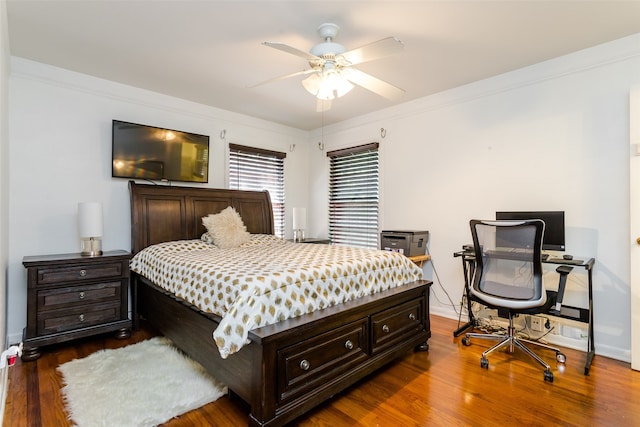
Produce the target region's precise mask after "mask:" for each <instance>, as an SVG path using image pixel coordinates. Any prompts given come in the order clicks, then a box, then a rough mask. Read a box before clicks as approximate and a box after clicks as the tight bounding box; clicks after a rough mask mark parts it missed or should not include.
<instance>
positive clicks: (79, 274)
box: [36, 262, 123, 285]
mask: <svg viewBox="0 0 640 427" xmlns="http://www.w3.org/2000/svg"><path fill="white" fill-rule="evenodd" d="M122 266H123V263H121V262H114V263H100V264H86V265H73V266H65V267H57V268H56V267H54V268H39V269H38V272H37V276H36V277H37V279H36V284H37V285H52V284H56V283H64V282H71V281H84V280H95V279H108V278H114V277H121V276H122V275H123V270H122Z"/></svg>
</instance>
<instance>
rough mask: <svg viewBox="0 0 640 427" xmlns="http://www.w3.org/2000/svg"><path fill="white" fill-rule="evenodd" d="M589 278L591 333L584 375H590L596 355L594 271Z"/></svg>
mask: <svg viewBox="0 0 640 427" xmlns="http://www.w3.org/2000/svg"><path fill="white" fill-rule="evenodd" d="M587 275H588V278H589V331H588V336H587V363H586V364H585V366H584V374H585V375H589V369H590V368H591V362H592V361H593V357H594V356H595V355H596V345H595V339H594V333H593V269H592V268H589V270H588V272H587Z"/></svg>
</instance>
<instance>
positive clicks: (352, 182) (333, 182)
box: [327, 143, 379, 249]
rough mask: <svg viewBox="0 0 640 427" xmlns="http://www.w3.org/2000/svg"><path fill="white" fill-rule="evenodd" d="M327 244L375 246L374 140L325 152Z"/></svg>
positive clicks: (376, 179) (376, 211)
mask: <svg viewBox="0 0 640 427" xmlns="http://www.w3.org/2000/svg"><path fill="white" fill-rule="evenodd" d="M327 156H328V157H329V158H330V169H329V237H330V238H331V243H334V244H344V245H350V246H359V247H364V248H372V249H376V248H377V247H378V200H379V182H378V181H379V174H378V143H373V144H367V145H362V146H358V147H353V148H348V149H344V150H336V151H330V152H327Z"/></svg>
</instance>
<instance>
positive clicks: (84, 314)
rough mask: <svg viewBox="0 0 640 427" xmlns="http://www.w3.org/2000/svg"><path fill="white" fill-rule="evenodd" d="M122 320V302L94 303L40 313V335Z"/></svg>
mask: <svg viewBox="0 0 640 427" xmlns="http://www.w3.org/2000/svg"><path fill="white" fill-rule="evenodd" d="M117 320H120V304H119V303H115V304H94V305H85V306H82V307H74V308H70V309H63V310H52V311H46V312H41V313H38V320H37V325H38V326H37V333H38V335H47V334H55V333H58V332H66V331H70V330H73V329H79V328H86V327H88V326H94V325H100V324H103V323H107V322H115V321H117Z"/></svg>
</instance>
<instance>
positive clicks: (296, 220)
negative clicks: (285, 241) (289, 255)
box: [293, 208, 307, 242]
mask: <svg viewBox="0 0 640 427" xmlns="http://www.w3.org/2000/svg"><path fill="white" fill-rule="evenodd" d="M306 226H307V210H306V209H305V208H293V241H294V242H302V241H304V229H305V227H306Z"/></svg>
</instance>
